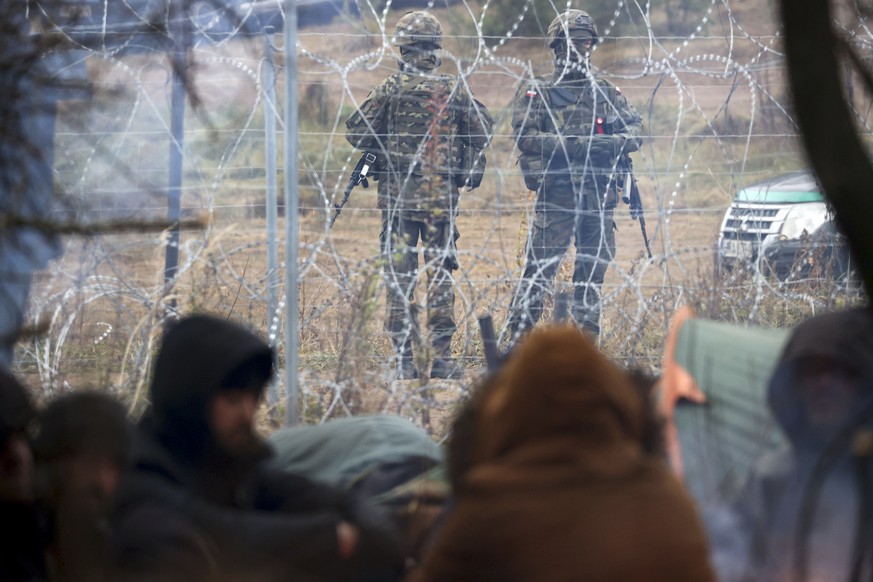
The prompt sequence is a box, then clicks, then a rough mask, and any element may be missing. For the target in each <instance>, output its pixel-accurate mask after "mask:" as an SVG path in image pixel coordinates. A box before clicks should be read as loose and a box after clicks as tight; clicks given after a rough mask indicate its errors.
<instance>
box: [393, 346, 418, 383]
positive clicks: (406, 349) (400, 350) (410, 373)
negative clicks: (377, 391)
mask: <svg viewBox="0 0 873 582" xmlns="http://www.w3.org/2000/svg"><path fill="white" fill-rule="evenodd" d="M394 347H395V348H397V357H396V361H397V379H398V380H415V379H416V378H418V368H416V367H415V357H414V356H413V354H412V346H411V345H409V344H408V343H406V344H400V345H397V344H396V343H395V346H394Z"/></svg>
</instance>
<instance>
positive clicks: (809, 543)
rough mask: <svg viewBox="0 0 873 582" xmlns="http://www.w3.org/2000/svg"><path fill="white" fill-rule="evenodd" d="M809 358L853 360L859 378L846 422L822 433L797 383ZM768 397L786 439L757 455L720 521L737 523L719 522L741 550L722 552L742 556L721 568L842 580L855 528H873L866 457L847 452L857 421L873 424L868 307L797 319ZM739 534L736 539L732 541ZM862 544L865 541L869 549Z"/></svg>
mask: <svg viewBox="0 0 873 582" xmlns="http://www.w3.org/2000/svg"><path fill="white" fill-rule="evenodd" d="M813 358H818V359H821V358H826V359H828V360H831V361H833V362H837V363H839V364H841V365H842V366H844V367H845V368H847V369H850V370H854V371H855V373H856V374H857V377H856V380H857V385H858V386H859V387H860V389H859V390H858V395H857V399H856V401H855V404H854V406H853V409H854V410H852V411H850V412H849V414H848V417H847V418H846V419H845V420H844V421H843V422H842V424H841V426H842V428H840V429H837V430H834V431H832V432H831V433H829V434H828V435H827V436H825V435H823V434H822V433H821V431H820V430H816V429H815V428H814V426H813V423H812V422H811V421H810V417H809V414H810V409H809V408H808V406H809V405H808V404H807V402H806V401H805V399H804V397H803V395H802V394H801V390H800V384H799V376H798V375H799V374H800V373H801V369H800V367H799V366H800V364H801V363H802V362H804V361H808V360H810V359H813ZM768 403H769V406H770V410H771V412H772V414H773V416H774V418H775V419H776V421H777V423H778V424H779V426H780V428H781V429H782V430H783V431H784V433H785V435H786V436H787V440H788V445H787V446H785V447H784V448H782V449H781V450H778V451H775V452H772V453H769V454H767V455H765V456H764V457H762V458H761V459H759V461H758V462H757V463H756V465H755V467H754V469H753V471H752V472H751V474H750V477H749V480H748V482H747V484H746V487H745V488H744V490H743V492H742V495H741V497H740V499H739V500H738V501H737V503H736V504H735V505H734V508H733V510H732V511H733V515H731V516H727V519H726V520H722V521H721V524H722V525H727V526H728V527H729V528H732V529H734V530H735V531H734V532H732V533H730V534H725V533H724V532H722V536H721V537H723V538H724V539H727V538H730V539H731V540H733V541H732V543H733V544H735V546H736V548H737V552H738V553H740V554H741V555H738V556H736V559H733V560H725V562H727V563H733V564H742V568H741V569H740V570H738V571H734V572H723V573H722V577H723V578H726V579H734V578H741V579H744V580H764V579H766V580H774V581H779V580H795V579H802V578H803V576H804V574H805V576H806V577H805V578H803V579H808V580H819V579H821V580H825V579H827V580H847V579H849V576H850V572H851V571H852V568H853V566H854V564H855V562H856V558H857V556H858V555H859V554H857V553H856V547H855V543H856V541H858V538H857V536H856V531H857V530H856V528H857V527H858V526H859V524H863V526H864V528H865V529H864V530H863V531H864V535H868V536H869V535H870V534H873V531H871V529H870V528H871V522H873V514H870V513H866V514H865V513H864V511H863V509H862V508H863V507H865V506H866V507H868V508H869V505H870V503H871V502H873V498H871V497H870V496H871V495H873V490H871V487H870V482H871V481H870V479H871V477H873V472H871V466H870V462H869V460H867V459H868V458H869V457H868V458H867V459H865V458H859V457H856V456H854V455H853V454H852V453H851V450H852V441H853V439H854V437H855V434H856V432H857V428H858V427H859V426H866V427H867V428H868V429H869V428H873V316H871V314H870V312H869V311H868V310H866V309H853V310H848V311H842V312H836V313H829V314H825V315H822V316H818V317H813V318H811V319H809V320H807V321H805V322H803V323H802V324H800V325H799V326H798V327H797V328H796V329H795V330H794V332H793V333H792V336H791V338H790V339H789V341H788V343H787V344H786V346H785V348H784V351H783V353H782V356H781V358H780V363H779V365H778V367H777V369H776V372H775V373H774V374H773V376H772V378H771V380H770V384H769V387H768ZM812 403H813V405H816V406H818V407H819V408H821V407H827V406H828V404H826V403H822V402H817V401H812ZM819 412H820V411H819ZM865 483H866V484H865ZM865 491H866V493H864V492H865ZM865 498H866V499H865ZM868 511H869V510H868ZM738 539H741V540H742V543H739V544H737V543H736V540H738ZM868 539H870V538H868ZM862 545H864V544H862ZM867 546H869V544H867V545H866V546H865V547H864V550H865V551H866V552H867V553H869V547H867ZM871 558H873V556H871V555H867V557H866V559H867V560H868V562H867V564H866V566H865V567H864V570H863V572H867V573H868V574H865V579H866V578H869V572H870V571H871V570H870V568H873V563H870V562H869V560H870V559H871Z"/></svg>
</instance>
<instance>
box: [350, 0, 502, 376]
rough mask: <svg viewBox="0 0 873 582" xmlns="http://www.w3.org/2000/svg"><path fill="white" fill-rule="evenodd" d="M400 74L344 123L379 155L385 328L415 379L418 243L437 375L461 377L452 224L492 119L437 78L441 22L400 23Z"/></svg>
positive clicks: (473, 179)
mask: <svg viewBox="0 0 873 582" xmlns="http://www.w3.org/2000/svg"><path fill="white" fill-rule="evenodd" d="M394 44H395V45H396V46H397V47H399V50H400V55H401V59H402V60H401V62H400V71H399V72H398V73H397V74H394V75H392V76H390V77H388V78H387V79H385V80H384V81H383V82H382V83H380V84H379V85H378V86H377V87H376V88H375V89H373V91H372V92H371V93H370V95H369V96H368V97H367V99H366V100H365V101H364V103H362V104H361V107H360V108H359V109H358V110H357V111H355V112H354V113H353V114H352V115H351V116H350V117H349V118H348V120H347V121H346V139H348V140H349V142H350V143H351V144H352V145H353V146H354V147H355V148H357V149H360V150H363V151H368V152H373V153H376V154H377V159H378V161H377V166H378V171H377V174H376V176H377V178H378V180H379V197H378V201H379V208H380V209H381V211H382V232H381V234H380V242H381V245H382V253H383V257H384V261H385V267H384V273H385V281H386V286H387V290H388V291H387V293H388V308H387V317H386V321H385V330H386V331H387V332H388V334H389V336H390V337H391V340H392V341H393V343H394V347H395V349H396V351H397V354H398V359H399V361H398V375H399V377H400V378H417V377H418V370H417V369H416V367H415V360H414V358H413V345H414V344H419V343H420V337H419V329H418V308H417V305H416V303H415V296H414V290H415V282H416V278H417V275H418V248H417V247H418V243H419V242H421V245H422V247H424V258H425V262H426V270H427V326H428V329H429V331H430V339H431V344H432V346H433V351H432V353H433V362H432V366H431V374H430V375H431V377H432V378H456V377H460V375H461V373H462V370H461V368H460V367H459V366H458V365H457V362H455V360H454V359H452V357H451V352H450V344H451V340H452V335H453V334H454V333H455V329H456V326H455V319H454V307H455V294H454V288H453V278H452V271H454V270H456V269H457V268H458V258H457V252H456V247H455V241H456V239H457V238H458V237H459V233H458V230H457V228H456V227H455V219H456V217H457V214H458V201H459V190H458V188H459V186H467V187H471V188H474V187H477V186H478V185H479V181H481V177H482V170H483V168H484V164H485V158H484V156H483V155H482V150H483V149H484V148H485V146H486V145H487V142H488V136H489V135H490V131H491V125H492V122H491V118H490V117H489V115H488V111H487V110H486V109H485V107H484V106H483V105H482V104H481V103H479V102H478V101H476V100H475V99H473V98H472V96H471V95H470V94H469V92H468V89H467V87H466V85H465V84H463V83H460V82H458V80H457V79H455V78H454V77H451V76H448V75H441V74H438V73H437V72H436V69H437V67H438V66H439V64H440V60H439V57H438V56H437V54H436V53H437V51H438V50H439V49H440V48H441V46H442V27H441V26H440V23H439V20H437V19H436V17H434V16H433V15H432V14H430V13H428V12H425V11H415V12H409V13H407V14H406V15H404V16H403V17H402V18H401V19H400V21H399V22H398V23H397V29H396V32H395V39H394Z"/></svg>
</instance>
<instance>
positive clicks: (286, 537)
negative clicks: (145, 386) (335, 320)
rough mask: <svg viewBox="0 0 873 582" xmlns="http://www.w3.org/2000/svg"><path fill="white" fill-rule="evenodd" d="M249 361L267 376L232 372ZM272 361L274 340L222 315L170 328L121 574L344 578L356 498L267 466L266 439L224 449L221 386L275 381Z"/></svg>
mask: <svg viewBox="0 0 873 582" xmlns="http://www.w3.org/2000/svg"><path fill="white" fill-rule="evenodd" d="M245 363H249V364H251V365H248V366H243V367H242V369H244V370H247V372H246V373H248V374H255V375H261V376H262V377H259V378H245V377H234V376H238V375H239V374H240V369H241V365H242V364H245ZM271 366H272V352H271V350H270V348H269V347H268V346H267V345H266V344H265V343H264V342H262V341H261V340H260V339H258V338H257V337H255V336H254V335H252V334H251V333H250V332H248V331H247V330H245V329H243V328H241V327H239V326H236V325H234V324H231V323H229V322H226V321H224V320H219V319H216V318H211V317H206V316H199V317H193V318H188V319H187V320H184V321H183V322H181V323H179V324H177V326H176V327H175V328H173V329H171V330H170V331H169V332H168V333H167V335H166V337H165V338H164V341H163V345H162V348H161V353H160V355H159V356H158V360H157V363H156V365H155V372H154V379H153V383H152V390H151V396H152V409H151V411H150V412H149V413H148V415H147V416H146V417H145V418H144V420H143V421H142V422H141V423H140V425H139V427H138V429H139V430H138V438H137V442H136V443H135V445H134V453H133V467H132V469H131V470H130V471H129V473H128V474H127V475H126V476H125V477H124V478H123V480H122V483H121V485H120V488H119V494H118V499H117V508H116V511H115V512H114V519H113V522H114V536H113V538H114V541H113V557H114V565H115V568H116V572H117V576H118V578H119V579H128V580H129V579H133V580H139V579H143V580H151V579H161V580H167V579H169V580H175V579H180V580H182V579H184V580H210V581H211V580H236V579H246V580H281V579H303V580H306V579H309V577H310V576H312V577H314V578H315V579H341V578H342V577H343V576H342V574H341V573H342V569H343V568H347V567H348V564H340V563H339V562H340V560H339V558H338V549H337V532H336V528H337V525H338V524H339V523H340V521H342V520H351V519H353V517H356V516H354V515H352V514H353V513H354V511H355V509H356V508H355V507H354V506H353V505H351V504H349V503H347V502H346V501H345V500H344V498H343V497H342V496H341V495H340V494H339V493H337V492H336V491H334V490H332V489H330V488H328V487H323V486H320V485H315V484H313V483H311V482H310V481H308V480H306V479H303V478H300V477H296V476H293V475H290V474H288V473H284V472H281V471H271V470H267V469H266V466H265V463H264V462H265V461H266V460H267V459H268V458H269V456H270V449H269V448H268V447H267V445H266V444H265V443H264V442H262V441H260V442H258V443H256V446H253V447H252V450H251V451H249V452H248V454H245V455H238V456H231V455H229V454H227V453H225V452H224V451H223V450H222V448H221V447H220V446H219V445H218V444H217V443H216V442H215V440H214V438H213V436H212V433H211V430H210V428H209V421H208V416H207V407H208V403H209V401H210V399H211V398H212V396H213V395H214V394H215V393H216V391H217V390H219V389H220V387H222V386H246V385H250V384H252V382H254V383H257V382H262V383H265V381H266V380H267V379H268V378H269V372H270V370H271ZM346 573H347V572H346Z"/></svg>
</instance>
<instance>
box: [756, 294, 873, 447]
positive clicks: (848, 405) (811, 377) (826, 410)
mask: <svg viewBox="0 0 873 582" xmlns="http://www.w3.org/2000/svg"><path fill="white" fill-rule="evenodd" d="M769 401H770V409H771V411H772V412H773V414H774V415H775V416H776V418H777V420H778V421H779V422H780V424H781V425H782V428H783V430H785V432H786V433H787V434H788V436H789V438H791V439H792V440H795V441H800V440H810V439H811V440H813V441H816V442H818V443H821V444H824V443H825V442H827V441H828V440H829V439H830V438H831V437H833V436H835V435H836V434H837V433H838V432H839V431H840V430H841V429H842V428H844V427H846V426H847V424H849V423H851V422H853V419H854V418H855V417H856V416H857V415H858V414H859V413H861V412H862V411H863V409H864V408H865V407H868V406H873V316H871V314H870V313H869V311H868V310H866V309H852V310H847V311H840V312H835V313H828V314H825V315H820V316H817V317H813V318H810V319H808V320H806V321H804V322H803V323H801V324H800V325H798V326H797V328H795V330H794V332H793V333H792V334H791V337H790V338H789V340H788V343H787V344H786V346H785V348H784V350H783V353H782V357H781V359H780V364H779V366H778V367H777V369H776V372H775V373H774V374H773V377H772V378H771V380H770V387H769Z"/></svg>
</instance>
